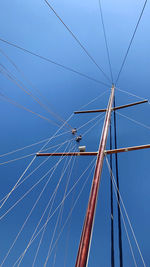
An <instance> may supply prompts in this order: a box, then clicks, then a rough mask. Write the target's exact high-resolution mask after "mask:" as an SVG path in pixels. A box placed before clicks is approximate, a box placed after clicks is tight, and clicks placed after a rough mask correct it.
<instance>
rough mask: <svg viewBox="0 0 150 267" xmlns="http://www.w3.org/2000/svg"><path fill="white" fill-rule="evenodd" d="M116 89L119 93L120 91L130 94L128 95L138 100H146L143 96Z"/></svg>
mask: <svg viewBox="0 0 150 267" xmlns="http://www.w3.org/2000/svg"><path fill="white" fill-rule="evenodd" d="M115 89H116V90H118V91H120V92H123V93H126V94H128V95H131V96H135V97H137V98H138V99H141V100H144V99H145V98H144V97H141V96H138V95H135V94H132V93H130V92H128V91H125V90H122V89H120V88H117V87H115Z"/></svg>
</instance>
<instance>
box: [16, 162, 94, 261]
mask: <svg viewBox="0 0 150 267" xmlns="http://www.w3.org/2000/svg"><path fill="white" fill-rule="evenodd" d="M94 160H95V158H94V159H93V160H92V161H91V162H90V163H89V165H88V167H87V168H86V169H85V170H84V171H83V173H82V174H81V175H80V177H79V178H78V179H77V181H76V182H75V183H74V185H73V186H72V187H71V189H70V190H69V191H68V193H67V194H66V197H65V199H67V198H68V196H69V195H70V193H71V192H72V191H73V190H74V188H75V187H76V186H77V184H78V183H79V181H80V180H81V179H82V177H83V176H84V174H85V173H86V172H87V170H88V169H89V168H90V167H91V165H92V163H93V162H94ZM65 199H64V200H65ZM64 200H63V201H64ZM63 201H61V202H60V203H59V205H58V206H57V207H56V209H55V210H54V211H53V213H52V214H51V216H50V217H49V219H48V221H47V223H48V222H49V221H50V220H51V218H52V217H53V216H54V215H55V213H56V212H57V210H58V209H59V207H60V206H61V205H62V203H63ZM47 223H45V224H44V225H43V226H42V227H41V228H40V230H39V231H38V232H37V234H36V235H35V236H34V238H33V239H32V240H31V243H30V244H29V246H31V244H32V243H33V242H34V240H35V239H36V238H37V236H38V235H39V234H40V233H41V231H42V230H43V228H44V227H45V225H46V224H47ZM23 253H24V252H22V253H21V255H20V256H19V258H18V259H17V260H16V262H15V263H14V265H13V266H15V265H16V264H17V262H18V261H19V260H20V258H21V257H22V255H23Z"/></svg>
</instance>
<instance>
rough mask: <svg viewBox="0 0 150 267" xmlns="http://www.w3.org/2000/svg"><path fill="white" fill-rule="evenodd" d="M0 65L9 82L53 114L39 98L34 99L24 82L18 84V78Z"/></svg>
mask: <svg viewBox="0 0 150 267" xmlns="http://www.w3.org/2000/svg"><path fill="white" fill-rule="evenodd" d="M0 65H1V67H2V68H3V70H2V71H1V73H2V74H3V75H5V76H6V77H7V78H8V79H9V80H11V81H12V82H13V83H15V84H16V85H17V86H18V87H19V88H20V89H21V90H23V91H24V92H25V93H26V94H27V95H28V96H30V97H31V98H32V99H33V100H34V101H35V102H36V103H38V104H39V105H40V106H41V107H42V108H44V109H45V110H46V111H47V112H48V113H50V114H51V112H50V111H49V109H48V108H47V107H46V106H45V105H44V104H43V103H42V102H41V101H40V100H39V99H37V97H34V96H33V94H32V93H31V92H30V91H29V90H28V89H27V88H26V87H25V86H24V84H23V83H22V82H20V81H19V82H18V80H17V79H16V77H15V76H14V75H12V74H11V73H10V72H9V71H8V70H7V68H5V66H3V65H2V64H0ZM4 69H5V71H4ZM43 117H44V116H43ZM48 120H49V121H51V123H53V124H55V125H57V126H60V124H58V123H57V122H54V121H52V120H51V119H48Z"/></svg>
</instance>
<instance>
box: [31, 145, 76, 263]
mask: <svg viewBox="0 0 150 267" xmlns="http://www.w3.org/2000/svg"><path fill="white" fill-rule="evenodd" d="M70 150H71V149H70ZM75 160H76V158H75V157H74V159H73V164H72V167H71V171H70V173H69V176H68V180H67V184H66V187H65V192H64V196H65V195H66V192H67V188H68V184H69V181H70V177H71V174H72V170H73V167H74V163H75ZM66 162H67V158H66ZM70 165H71V161H70ZM68 166H69V165H68ZM64 167H65V164H64ZM62 173H63V171H62ZM56 193H57V192H56ZM55 197H56V194H55V196H54V198H53V203H54V200H55ZM63 207H64V202H63V204H62V206H61V208H60V211H59V215H58V218H57V221H58V220H59V217H60V215H61V214H62V209H63ZM51 210H52V205H51V208H50V210H49V213H48V216H47V219H48V218H49V216H50V213H51ZM60 213H61V214H60ZM57 224H58V223H57V222H56V224H55V229H56V228H57ZM46 227H47V225H45V227H44V229H43V232H42V236H41V239H40V242H39V245H38V248H37V250H36V254H35V257H34V261H33V264H32V267H34V265H35V261H36V258H37V255H38V252H39V249H40V246H41V243H42V240H43V237H44V233H45V230H46ZM54 231H55V230H54ZM53 237H54V233H53ZM51 243H52V241H51Z"/></svg>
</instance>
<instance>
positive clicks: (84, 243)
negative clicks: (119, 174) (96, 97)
mask: <svg viewBox="0 0 150 267" xmlns="http://www.w3.org/2000/svg"><path fill="white" fill-rule="evenodd" d="M114 91H115V88H114V86H113V85H112V88H111V93H110V97H109V102H108V106H107V110H106V115H105V120H104V125H103V130H102V134H101V139H100V144H99V150H98V155H97V161H96V167H95V172H94V177H93V181H92V186H91V193H90V197H89V202H88V207H87V212H86V216H85V220H84V225H83V230H82V235H81V239H80V244H79V249H78V254H77V259H76V265H75V266H76V267H86V266H87V264H88V255H89V250H90V241H91V238H92V229H93V225H94V217H95V211H96V204H97V198H98V191H99V184H100V178H101V173H102V167H103V160H104V155H105V153H104V151H105V148H106V142H107V136H108V131H109V125H110V118H111V111H112V106H113V100H114Z"/></svg>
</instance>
